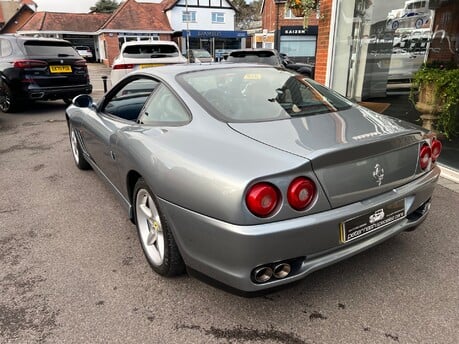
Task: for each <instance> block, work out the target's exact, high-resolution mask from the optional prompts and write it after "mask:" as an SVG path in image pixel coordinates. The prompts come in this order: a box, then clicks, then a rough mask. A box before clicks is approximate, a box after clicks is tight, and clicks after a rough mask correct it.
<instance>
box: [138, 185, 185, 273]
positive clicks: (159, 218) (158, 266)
mask: <svg viewBox="0 0 459 344" xmlns="http://www.w3.org/2000/svg"><path fill="white" fill-rule="evenodd" d="M134 218H135V223H136V226H137V233H138V235H139V241H140V244H141V246H142V249H143V252H144V254H145V257H146V258H147V261H148V263H149V264H150V266H151V267H152V269H153V270H154V271H156V272H157V273H158V274H160V275H162V276H168V277H170V276H176V275H179V274H182V273H183V272H184V271H185V264H184V263H183V260H182V257H181V255H180V252H179V250H178V247H177V244H176V243H175V240H174V237H173V235H172V232H171V230H170V228H169V226H168V224H167V221H166V219H165V218H164V216H163V215H162V214H161V212H160V210H159V207H158V203H157V201H156V198H155V196H154V195H153V193H152V192H151V190H150V188H149V187H148V185H147V184H146V183H145V181H144V180H143V178H140V179H139V180H138V181H137V183H136V185H135V188H134Z"/></svg>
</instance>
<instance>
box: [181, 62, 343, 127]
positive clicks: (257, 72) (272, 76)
mask: <svg viewBox="0 0 459 344" xmlns="http://www.w3.org/2000/svg"><path fill="white" fill-rule="evenodd" d="M177 80H178V82H179V83H180V84H182V86H183V87H184V88H185V89H186V90H187V91H188V92H189V93H190V94H191V96H192V97H194V98H195V99H196V100H197V101H198V102H199V103H200V104H202V106H203V107H204V108H205V109H206V110H207V111H208V112H209V113H210V114H211V115H213V116H215V117H217V118H218V119H220V120H222V121H225V122H253V121H272V120H278V119H286V118H292V117H303V116H310V115H315V114H320V113H329V112H335V111H339V110H344V109H348V108H350V107H351V106H352V102H351V101H349V100H348V99H346V98H344V97H343V96H341V95H339V94H337V93H336V92H334V91H332V90H330V89H328V88H326V87H324V86H322V85H320V84H318V83H316V82H314V81H313V80H310V79H306V78H305V77H304V76H302V75H300V74H296V73H292V72H289V71H285V70H282V69H280V68H272V67H259V68H253V67H251V68H239V67H234V68H226V69H210V70H205V71H198V72H189V73H183V74H180V75H179V76H178V77H177Z"/></svg>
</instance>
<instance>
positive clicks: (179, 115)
mask: <svg viewBox="0 0 459 344" xmlns="http://www.w3.org/2000/svg"><path fill="white" fill-rule="evenodd" d="M189 120H190V116H189V115H188V112H187V111H186V109H185V108H184V107H183V105H182V103H181V102H180V101H179V100H178V99H177V97H176V96H175V94H173V93H172V92H171V91H170V90H169V89H168V88H167V87H166V86H160V87H159V88H158V90H157V91H156V92H155V94H154V95H153V96H152V97H151V98H150V100H149V101H148V104H147V105H146V106H145V111H144V112H143V114H142V116H141V118H140V123H142V124H149V125H165V124H168V125H182V124H185V123H188V122H189Z"/></svg>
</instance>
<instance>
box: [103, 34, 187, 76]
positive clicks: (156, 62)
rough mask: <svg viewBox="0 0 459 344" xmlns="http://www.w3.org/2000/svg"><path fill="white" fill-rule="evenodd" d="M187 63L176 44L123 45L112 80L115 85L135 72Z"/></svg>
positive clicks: (127, 43)
mask: <svg viewBox="0 0 459 344" xmlns="http://www.w3.org/2000/svg"><path fill="white" fill-rule="evenodd" d="M186 62H187V60H186V58H185V57H184V56H183V55H182V54H181V53H180V50H179V47H178V46H177V44H176V43H175V42H172V41H131V42H126V43H123V45H122V46H121V50H120V54H119V55H118V57H117V58H116V59H115V60H114V61H113V65H112V71H111V73H110V80H111V82H112V85H114V84H115V83H117V82H118V81H119V80H121V79H122V78H123V77H124V76H125V75H127V74H128V73H129V72H131V71H133V70H137V69H143V68H150V67H157V66H163V65H166V64H176V63H186Z"/></svg>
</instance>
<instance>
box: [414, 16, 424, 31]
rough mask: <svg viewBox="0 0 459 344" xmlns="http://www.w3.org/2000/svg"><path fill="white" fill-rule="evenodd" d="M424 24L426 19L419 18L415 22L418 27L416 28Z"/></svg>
mask: <svg viewBox="0 0 459 344" xmlns="http://www.w3.org/2000/svg"><path fill="white" fill-rule="evenodd" d="M422 25H424V21H423V20H422V19H421V18H419V19H418V20H416V23H415V24H414V26H415V27H416V29H420V28H421V27H422Z"/></svg>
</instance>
